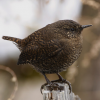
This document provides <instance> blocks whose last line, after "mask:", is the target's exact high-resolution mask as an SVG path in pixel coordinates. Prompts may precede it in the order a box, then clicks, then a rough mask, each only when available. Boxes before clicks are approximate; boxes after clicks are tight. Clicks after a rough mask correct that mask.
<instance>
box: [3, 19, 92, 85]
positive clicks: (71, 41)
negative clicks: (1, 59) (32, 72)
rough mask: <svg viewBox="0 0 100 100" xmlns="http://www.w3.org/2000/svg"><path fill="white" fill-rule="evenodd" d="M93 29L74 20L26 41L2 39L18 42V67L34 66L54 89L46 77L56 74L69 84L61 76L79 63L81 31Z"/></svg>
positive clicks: (58, 23) (47, 27)
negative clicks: (64, 71) (74, 64)
mask: <svg viewBox="0 0 100 100" xmlns="http://www.w3.org/2000/svg"><path fill="white" fill-rule="evenodd" d="M90 26H92V25H80V24H78V23H77V22H75V21H73V20H59V21H57V22H55V23H52V24H48V25H47V26H45V27H43V28H41V29H39V30H37V31H35V32H33V33H32V34H31V35H29V36H28V37H26V38H24V39H18V38H14V37H9V36H3V37H2V38H3V39H5V40H10V41H13V42H15V43H16V45H17V47H18V48H19V50H20V51H21V54H20V56H19V59H18V63H17V64H18V65H19V64H31V65H33V68H35V69H36V70H37V71H38V72H40V73H42V74H43V75H44V77H45V79H46V81H47V83H48V84H50V85H52V81H49V79H48V78H47V77H46V75H45V74H53V73H56V74H57V75H58V77H59V81H62V82H65V81H66V80H65V79H63V78H62V77H61V76H60V74H59V72H61V71H63V70H66V69H67V68H68V67H69V66H70V65H72V64H73V63H74V62H75V61H76V60H77V59H78V57H79V56H80V54H81V51H82V40H83V39H82V35H81V31H82V30H83V29H84V28H87V27H90ZM66 82H67V83H68V81H66Z"/></svg>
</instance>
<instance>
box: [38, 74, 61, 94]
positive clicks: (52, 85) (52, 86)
mask: <svg viewBox="0 0 100 100" xmlns="http://www.w3.org/2000/svg"><path fill="white" fill-rule="evenodd" d="M42 74H43V76H44V77H45V80H46V82H47V83H45V84H43V85H42V86H41V89H40V91H41V93H42V89H43V87H44V86H46V85H47V84H49V85H50V89H51V90H53V89H54V88H55V87H57V88H59V87H58V84H56V83H53V82H51V81H49V79H48V78H47V77H46V75H45V73H42Z"/></svg>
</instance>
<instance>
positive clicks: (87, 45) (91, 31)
mask: <svg viewBox="0 0 100 100" xmlns="http://www.w3.org/2000/svg"><path fill="white" fill-rule="evenodd" d="M64 19H72V20H75V21H77V22H79V23H80V24H82V25H86V24H93V26H92V27H91V28H87V29H85V30H84V31H83V32H82V35H83V51H82V54H81V56H80V57H79V59H78V60H77V61H76V62H75V63H74V64H73V65H72V66H71V67H69V68H68V69H67V70H66V71H64V72H62V73H61V75H62V76H63V77H64V78H65V79H67V80H68V81H70V82H71V84H72V91H73V92H74V93H75V94H77V95H79V97H80V98H81V99H82V100H100V0H91V1H89V0H0V100H11V99H12V98H13V97H14V96H15V98H14V100H33V99H34V100H42V99H43V98H42V94H41V93H40V87H41V85H42V84H44V83H45V79H44V77H43V76H42V75H41V74H39V73H38V72H36V71H35V70H34V69H32V67H31V66H30V65H20V66H17V60H18V57H19V55H20V51H19V50H18V48H17V47H16V46H15V45H14V44H13V43H12V42H10V41H4V40H3V39H2V36H3V35H7V36H12V37H17V38H25V37H27V36H28V35H30V34H31V33H32V32H34V31H36V30H37V29H39V28H42V27H44V26H45V25H47V24H50V23H53V22H55V21H57V20H64ZM47 77H48V78H49V79H50V80H55V79H57V78H58V77H57V76H56V75H55V74H51V75H50V74H49V75H47ZM16 91H17V92H16ZM15 92H16V94H15Z"/></svg>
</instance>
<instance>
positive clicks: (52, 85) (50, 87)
mask: <svg viewBox="0 0 100 100" xmlns="http://www.w3.org/2000/svg"><path fill="white" fill-rule="evenodd" d="M46 85H48V86H47V88H48V90H50V91H52V90H60V91H61V90H63V89H64V88H63V87H62V86H59V85H58V84H57V83H55V82H50V83H49V84H48V83H45V84H43V85H42V86H41V89H40V91H41V93H42V89H43V88H44V86H46Z"/></svg>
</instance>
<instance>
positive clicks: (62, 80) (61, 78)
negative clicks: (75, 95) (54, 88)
mask: <svg viewBox="0 0 100 100" xmlns="http://www.w3.org/2000/svg"><path fill="white" fill-rule="evenodd" d="M57 75H58V77H59V79H58V80H54V81H51V82H62V83H67V84H68V85H69V90H70V93H71V91H72V87H71V83H70V82H69V81H67V80H65V79H64V78H63V77H62V76H61V75H60V74H59V73H57Z"/></svg>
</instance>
